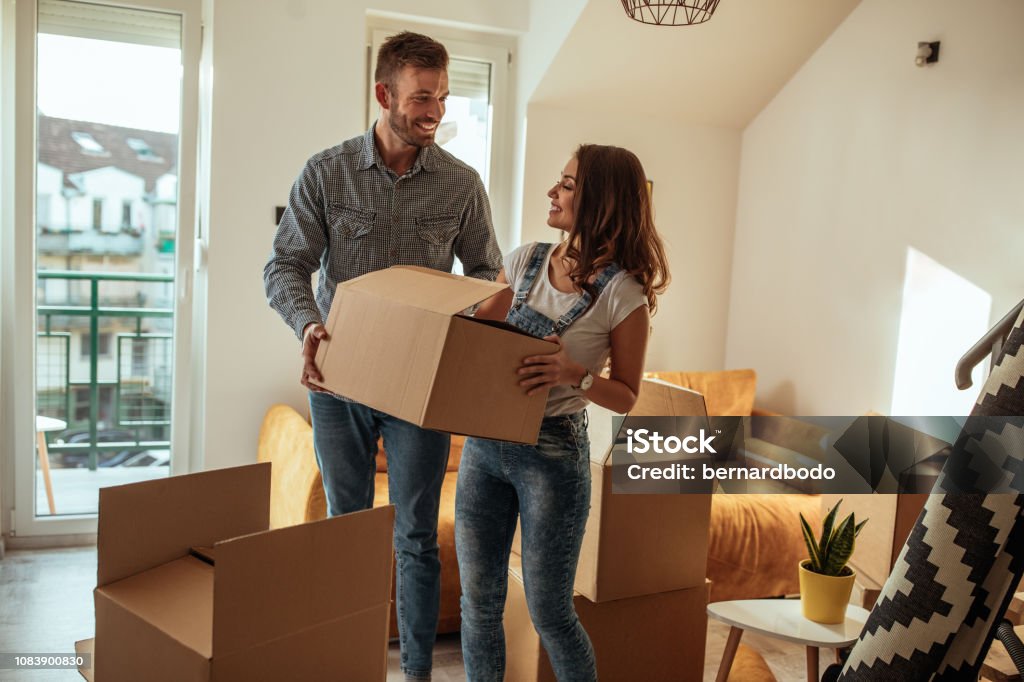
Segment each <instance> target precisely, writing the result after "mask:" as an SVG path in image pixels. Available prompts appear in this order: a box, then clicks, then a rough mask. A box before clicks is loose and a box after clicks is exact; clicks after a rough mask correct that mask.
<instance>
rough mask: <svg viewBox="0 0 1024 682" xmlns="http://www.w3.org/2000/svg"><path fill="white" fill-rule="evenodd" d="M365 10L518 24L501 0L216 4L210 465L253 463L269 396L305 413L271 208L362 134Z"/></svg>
mask: <svg viewBox="0 0 1024 682" xmlns="http://www.w3.org/2000/svg"><path fill="white" fill-rule="evenodd" d="M368 9H373V10H380V11H387V12H391V13H400V14H409V15H412V14H419V15H423V14H424V13H426V12H429V13H430V16H431V18H433V19H436V20H441V21H449V22H457V23H458V24H460V25H463V26H465V25H467V24H468V25H475V26H483V27H492V28H494V29H498V30H502V31H505V32H515V31H523V30H525V28H526V25H527V7H526V6H525V3H515V2H503V1H501V0H485V1H481V0H443V1H439V2H431V3H429V5H428V4H424V3H419V2H413V1H412V0H379V1H378V2H376V3H374V4H373V5H370V4H368V3H366V2H363V1H358V2H357V1H349V2H337V1H336V0H289V1H288V2H284V1H277V2H261V3H260V8H259V11H254V10H253V3H252V2H249V1H246V0H216V2H215V3H214V4H213V21H212V25H213V33H214V34H213V42H212V44H213V81H214V82H213V104H212V128H211V139H212V148H211V161H210V206H209V251H208V256H207V258H208V260H207V262H208V277H207V281H206V283H205V287H206V290H207V292H208V299H207V304H208V305H207V316H208V336H207V338H208V342H207V344H208V345H207V351H208V352H207V358H206V368H207V378H206V393H205V405H206V411H205V439H204V449H205V462H204V466H205V468H208V469H209V468H217V467H223V466H229V465H235V464H242V463H246V462H251V461H253V460H254V459H255V456H256V442H257V436H258V432H259V426H260V421H261V419H262V417H263V414H264V412H265V411H266V409H267V408H268V407H269V406H270V405H272V404H274V403H277V402H284V403H288V404H291V405H293V406H294V407H296V408H297V409H300V410H302V411H303V413H305V410H306V407H305V392H304V391H303V389H302V387H301V386H300V385H299V383H298V377H299V369H300V364H299V356H298V352H299V345H298V341H297V340H296V339H295V337H294V335H293V334H292V332H291V331H290V330H289V329H288V328H287V327H286V326H285V324H284V322H282V321H281V319H280V318H279V317H278V316H277V314H276V313H274V312H273V311H271V310H270V308H269V307H268V306H267V304H266V300H265V297H264V294H263V283H262V272H263V265H264V263H265V262H266V259H267V256H268V255H269V253H270V244H271V240H272V238H273V235H274V230H275V227H276V226H275V224H274V206H275V205H284V203H285V202H286V200H287V197H288V192H289V190H290V188H291V185H292V182H293V181H294V180H295V177H296V176H297V175H298V173H299V171H300V170H301V169H302V165H303V163H304V162H305V161H306V159H307V158H308V157H309V156H311V155H312V154H314V153H316V152H318V151H320V150H321V149H324V148H326V147H330V146H332V145H335V144H337V143H339V142H341V141H342V140H345V139H348V138H350V137H353V136H355V135H358V134H360V133H362V132H363V131H364V127H363V120H364V112H365V110H366V109H365V100H364V97H365V95H364V93H366V92H367V89H366V77H367V75H366V68H367V67H366V47H365V27H366V11H367V10H368Z"/></svg>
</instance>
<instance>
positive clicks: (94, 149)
mask: <svg viewBox="0 0 1024 682" xmlns="http://www.w3.org/2000/svg"><path fill="white" fill-rule="evenodd" d="M71 139H73V140H74V141H75V142H77V143H78V146H79V147H81V148H82V151H83V152H85V153H86V154H94V155H96V156H107V155H109V154H110V152H108V151H107V150H106V149H104V148H103V145H101V144H100V143H99V142H97V141H96V138H94V137H93V136H92V135H90V134H89V133H82V132H78V131H74V132H72V133H71Z"/></svg>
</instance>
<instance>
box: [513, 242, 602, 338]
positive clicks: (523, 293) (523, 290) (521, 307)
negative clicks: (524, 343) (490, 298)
mask: <svg viewBox="0 0 1024 682" xmlns="http://www.w3.org/2000/svg"><path fill="white" fill-rule="evenodd" d="M552 246H553V245H552V244H537V246H536V247H534V249H533V255H532V257H531V258H530V263H529V265H528V266H527V267H526V274H524V275H523V281H522V282H521V283H520V284H519V289H518V290H516V296H515V298H514V299H513V301H512V307H511V308H509V311H508V315H507V316H506V317H505V321H506V322H508V323H509V324H511V325H512V326H514V327H517V328H519V329H522V330H523V331H524V332H526V333H527V334H532V335H534V336H537V337H540V338H544V337H545V336H548V335H549V334H555V335H557V336H561V335H562V334H563V333H564V332H565V330H566V329H568V328H569V325H571V324H572V323H573V322H575V321H576V320H577V319H578V318H579V317H580V316H581V315H583V313H585V312H587V310H588V309H589V308H590V304H591V302H592V301H593V298H592V297H591V295H590V292H588V291H586V290H585V289H584V291H583V293H582V295H581V296H580V299H579V300H578V301H577V302H576V304H575V305H574V306H573V307H572V308H569V310H568V311H567V312H566V313H565V314H564V315H562V316H561V317H559V318H558V319H557V320H552V319H551V318H550V317H548V316H547V315H542V314H541V313H538V312H537V311H536V310H534V309H533V308H531V307H530V306H529V305H527V304H526V299H527V297H528V296H529V295H530V290H531V289H532V288H533V283H534V282H535V281H536V279H537V273H538V272H540V270H541V268H542V267H544V262H545V260H547V255H548V251H550V250H551V247H552ZM619 270H620V268H619V266H618V265H616V264H615V263H612V264H611V265H609V266H608V267H606V268H605V269H604V271H603V272H602V273H601V274H600V275H598V277H597V280H595V281H594V291H595V293H596V295H597V296H600V295H601V292H602V291H604V288H605V287H606V286H607V285H608V282H610V281H611V279H612V277H614V276H615V275H617V274H618V272H619ZM543 275H544V276H545V277H547V272H545V273H543Z"/></svg>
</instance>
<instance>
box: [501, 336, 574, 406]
mask: <svg viewBox="0 0 1024 682" xmlns="http://www.w3.org/2000/svg"><path fill="white" fill-rule="evenodd" d="M544 340H545V341H551V342H552V343H557V344H558V350H556V351H555V352H554V353H548V354H546V355H531V356H529V357H527V358H523V364H522V366H521V367H520V368H519V369H518V370H517V372H516V373H517V374H519V375H521V376H525V375H529V376H527V378H525V379H523V380H522V381H520V382H519V385H520V386H522V387H523V388H526V389H529V390H527V391H526V395H533V394H535V393H537V392H538V391H543V390H544V389H545V388H553V387H555V386H561V385H563V384H564V385H568V386H578V385H579V383H580V381H582V380H583V375H584V374H586V372H587V369H586V368H585V367H584V366H583V365H580V364H578V363H576V362H573V359H572V358H570V357H569V354H568V353H566V352H565V346H563V345H562V340H561V339H560V338H559V337H558V336H556V335H554V334H552V335H550V336H545V337H544Z"/></svg>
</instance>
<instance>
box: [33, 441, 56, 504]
mask: <svg viewBox="0 0 1024 682" xmlns="http://www.w3.org/2000/svg"><path fill="white" fill-rule="evenodd" d="M36 443H37V444H38V446H39V467H40V468H41V469H42V470H43V484H44V485H45V486H46V503H47V505H48V506H49V507H50V515H51V516H52V515H54V514H56V513H57V510H56V508H55V507H54V504H53V483H52V482H51V481H50V453H49V452H48V451H47V449H46V434H45V433H43V432H42V431H36Z"/></svg>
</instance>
